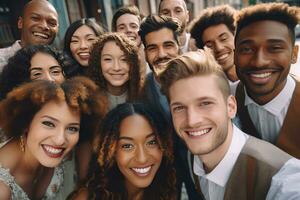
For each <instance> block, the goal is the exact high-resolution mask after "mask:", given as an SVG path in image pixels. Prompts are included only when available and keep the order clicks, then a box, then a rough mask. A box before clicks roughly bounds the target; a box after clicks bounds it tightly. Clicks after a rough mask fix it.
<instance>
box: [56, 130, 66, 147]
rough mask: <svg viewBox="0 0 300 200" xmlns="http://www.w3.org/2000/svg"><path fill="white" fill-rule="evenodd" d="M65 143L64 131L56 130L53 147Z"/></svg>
mask: <svg viewBox="0 0 300 200" xmlns="http://www.w3.org/2000/svg"><path fill="white" fill-rule="evenodd" d="M65 141H66V138H65V131H64V130H58V131H57V132H56V133H55V136H54V137H53V142H54V145H56V146H62V145H63V144H64V143H65Z"/></svg>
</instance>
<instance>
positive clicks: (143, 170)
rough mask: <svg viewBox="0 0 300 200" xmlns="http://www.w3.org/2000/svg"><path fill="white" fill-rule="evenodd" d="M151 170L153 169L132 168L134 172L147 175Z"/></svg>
mask: <svg viewBox="0 0 300 200" xmlns="http://www.w3.org/2000/svg"><path fill="white" fill-rule="evenodd" d="M150 169H151V166H149V167H145V168H132V170H133V171H135V172H137V173H140V174H145V173H147V172H149V171H150Z"/></svg>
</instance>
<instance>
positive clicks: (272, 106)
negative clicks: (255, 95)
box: [245, 75, 296, 116]
mask: <svg viewBox="0 0 300 200" xmlns="http://www.w3.org/2000/svg"><path fill="white" fill-rule="evenodd" d="M295 87H296V83H295V80H294V79H293V78H292V77H291V76H290V75H288V76H287V81H286V84H285V86H284V88H283V89H282V90H281V92H280V93H279V94H278V95H277V96H276V97H275V98H274V99H272V100H271V101H270V102H268V103H266V104H265V105H262V106H261V105H258V104H257V103H256V102H254V101H253V99H251V97H249V96H248V94H247V92H246V90H245V106H248V105H250V104H254V105H256V106H257V107H261V108H262V109H264V110H267V111H268V112H270V113H272V114H273V115H275V116H278V115H280V113H281V111H282V109H284V107H285V106H286V105H288V104H289V102H290V101H291V99H292V96H293V93H294V90H295Z"/></svg>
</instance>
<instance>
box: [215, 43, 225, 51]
mask: <svg viewBox="0 0 300 200" xmlns="http://www.w3.org/2000/svg"><path fill="white" fill-rule="evenodd" d="M223 49H224V45H223V44H222V42H218V41H216V43H215V46H214V51H215V52H216V53H218V52H220V51H221V50H223Z"/></svg>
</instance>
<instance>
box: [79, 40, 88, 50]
mask: <svg viewBox="0 0 300 200" xmlns="http://www.w3.org/2000/svg"><path fill="white" fill-rule="evenodd" d="M79 48H80V49H86V48H89V45H88V41H86V40H81V41H80V47H79Z"/></svg>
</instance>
